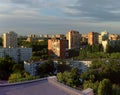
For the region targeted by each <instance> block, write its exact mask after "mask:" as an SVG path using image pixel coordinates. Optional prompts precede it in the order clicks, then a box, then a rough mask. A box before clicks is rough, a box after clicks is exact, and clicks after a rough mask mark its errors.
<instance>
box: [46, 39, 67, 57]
mask: <svg viewBox="0 0 120 95" xmlns="http://www.w3.org/2000/svg"><path fill="white" fill-rule="evenodd" d="M66 45H67V40H66V39H59V38H52V39H49V40H48V53H49V55H50V56H52V57H54V58H65V57H66Z"/></svg>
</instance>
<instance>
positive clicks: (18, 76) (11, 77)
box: [8, 73, 22, 83]
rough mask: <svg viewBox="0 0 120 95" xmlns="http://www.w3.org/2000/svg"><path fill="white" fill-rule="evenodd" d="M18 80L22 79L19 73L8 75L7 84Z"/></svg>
mask: <svg viewBox="0 0 120 95" xmlns="http://www.w3.org/2000/svg"><path fill="white" fill-rule="evenodd" d="M20 78H22V75H21V73H13V74H11V75H10V77H9V79H8V82H9V83H11V82H17V81H18V80H19V79H20Z"/></svg>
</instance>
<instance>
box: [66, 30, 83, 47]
mask: <svg viewBox="0 0 120 95" xmlns="http://www.w3.org/2000/svg"><path fill="white" fill-rule="evenodd" d="M66 39H67V40H68V49H79V48H80V41H81V34H80V33H79V32H78V31H75V30H71V31H68V32H67V33H66Z"/></svg>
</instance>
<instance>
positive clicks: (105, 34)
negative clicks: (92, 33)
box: [99, 31, 109, 44]
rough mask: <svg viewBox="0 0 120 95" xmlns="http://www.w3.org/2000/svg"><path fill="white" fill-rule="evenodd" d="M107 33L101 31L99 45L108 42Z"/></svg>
mask: <svg viewBox="0 0 120 95" xmlns="http://www.w3.org/2000/svg"><path fill="white" fill-rule="evenodd" d="M108 36H109V33H108V32H107V31H102V32H101V34H100V35H99V44H101V43H102V41H105V40H108Z"/></svg>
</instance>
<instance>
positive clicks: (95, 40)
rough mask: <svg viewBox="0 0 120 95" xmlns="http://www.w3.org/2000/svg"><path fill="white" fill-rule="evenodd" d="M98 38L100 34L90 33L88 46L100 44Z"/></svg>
mask: <svg viewBox="0 0 120 95" xmlns="http://www.w3.org/2000/svg"><path fill="white" fill-rule="evenodd" d="M98 36H99V34H98V33H97V32H89V33H88V44H89V45H94V44H98Z"/></svg>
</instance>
